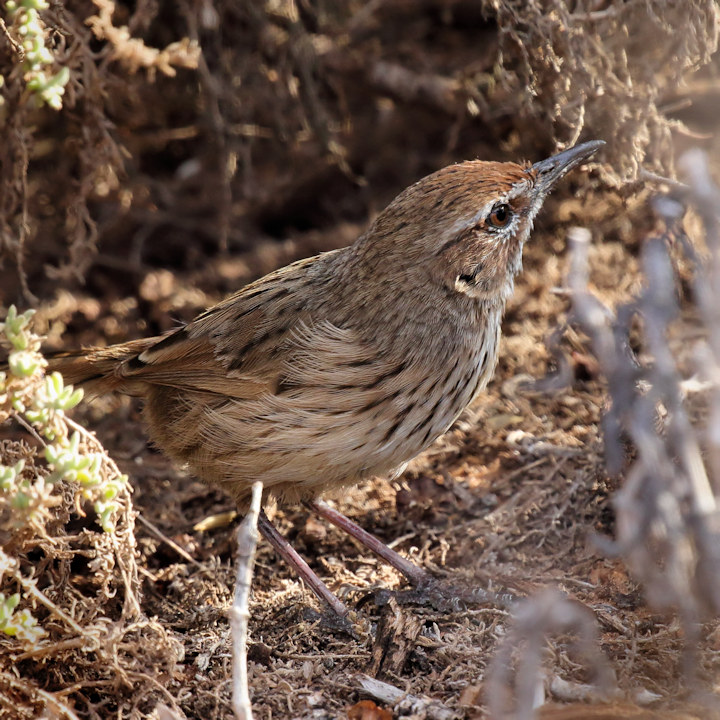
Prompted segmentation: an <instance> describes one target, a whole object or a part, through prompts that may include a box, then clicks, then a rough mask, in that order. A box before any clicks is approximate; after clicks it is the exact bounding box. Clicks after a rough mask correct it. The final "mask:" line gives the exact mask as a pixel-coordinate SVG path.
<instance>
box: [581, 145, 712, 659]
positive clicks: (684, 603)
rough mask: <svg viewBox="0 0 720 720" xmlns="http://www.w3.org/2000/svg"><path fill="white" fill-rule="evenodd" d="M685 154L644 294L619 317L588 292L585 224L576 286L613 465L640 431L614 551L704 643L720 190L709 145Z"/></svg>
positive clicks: (661, 207) (663, 205)
mask: <svg viewBox="0 0 720 720" xmlns="http://www.w3.org/2000/svg"><path fill="white" fill-rule="evenodd" d="M682 162H683V166H684V169H685V171H686V175H688V177H689V179H690V181H691V185H690V186H689V187H688V189H687V190H684V189H682V188H676V189H675V193H676V194H675V196H670V195H665V196H658V197H656V198H655V199H654V200H653V205H654V209H655V211H656V214H657V215H658V218H659V220H660V225H661V226H662V229H661V230H660V231H659V232H657V233H656V234H654V235H652V236H651V237H649V238H647V240H646V242H645V244H644V248H643V252H642V266H643V275H644V278H645V287H644V289H643V291H642V292H641V293H640V295H639V297H637V298H636V299H635V300H634V301H633V302H631V303H629V304H627V305H624V306H621V307H620V308H618V310H617V313H616V315H615V316H614V317H613V315H612V314H611V313H610V311H609V310H608V309H607V308H606V307H605V306H604V305H602V304H601V303H600V302H599V301H598V300H597V299H596V298H595V297H593V296H592V295H591V294H590V293H589V292H588V289H587V273H588V270H587V267H588V266H587V248H588V241H589V232H588V231H587V230H584V229H579V228H576V229H575V230H574V231H573V232H572V233H571V245H572V252H573V260H572V267H571V270H570V278H569V284H570V288H571V290H572V297H573V315H574V319H575V320H576V321H577V322H578V323H579V325H580V326H581V327H582V329H583V330H584V331H585V332H586V333H587V334H588V335H589V336H590V338H591V341H592V345H593V348H594V352H595V354H596V356H597V358H598V360H599V362H600V364H601V367H602V369H603V372H604V374H605V376H606V378H607V380H608V389H609V394H610V397H611V400H612V407H611V409H610V411H609V412H608V414H607V416H606V418H605V421H604V435H605V443H606V453H607V461H608V468H609V470H610V471H611V472H617V471H618V470H620V469H621V468H622V464H623V458H624V456H625V455H626V451H627V447H626V445H627V442H628V441H629V443H630V445H631V448H632V450H631V456H632V460H631V462H630V465H629V467H628V469H627V471H626V479H625V482H624V485H623V487H622V489H621V490H620V491H619V492H618V493H617V495H616V497H615V511H616V526H617V541H616V542H615V543H613V544H612V545H610V546H609V547H608V548H607V549H608V550H610V551H611V552H614V553H615V554H618V555H622V556H623V557H624V558H625V559H626V560H627V562H628V564H629V565H630V568H631V569H632V570H633V572H634V573H635V574H636V576H637V577H638V578H639V579H640V580H641V581H642V582H643V583H644V585H645V587H646V590H647V594H648V599H649V601H650V602H651V603H652V604H653V605H655V606H657V607H659V608H669V607H675V608H677V609H678V610H679V612H680V615H681V617H682V619H683V621H684V623H685V631H686V633H687V635H686V637H687V651H688V652H689V653H692V651H693V647H694V645H695V643H694V641H695V640H696V639H697V635H696V634H697V632H698V623H699V621H701V620H702V619H703V617H706V616H707V614H708V613H712V614H714V615H716V614H717V613H718V612H720V527H718V507H717V505H718V492H719V491H720V487H719V484H720V383H719V381H720V246H719V238H718V219H719V218H718V215H717V213H718V208H720V191H718V189H717V187H715V186H714V185H713V184H712V181H711V179H710V176H709V172H708V167H707V160H706V158H705V156H704V154H703V153H700V152H693V153H688V154H686V155H685V156H684V157H683V161H682ZM686 204H690V205H692V206H694V208H695V209H696V210H697V211H698V212H699V214H700V216H701V219H702V222H703V227H704V233H705V241H706V244H707V250H708V253H709V257H708V258H707V260H705V259H703V258H702V257H701V256H700V254H699V252H698V250H697V249H696V248H694V247H693V246H692V245H691V244H690V242H689V241H688V238H687V236H686V235H685V233H684V232H683V230H682V228H681V226H680V223H681V220H682V217H683V215H684V214H685V206H686ZM676 244H679V245H680V247H681V248H682V251H683V254H684V256H685V258H686V259H687V260H689V261H690V263H691V266H692V277H693V279H692V283H693V295H694V313H695V314H696V315H697V322H698V324H700V325H701V326H702V328H703V329H704V332H702V333H701V336H700V339H698V340H697V341H696V345H695V347H694V348H693V360H694V367H693V368H691V370H692V373H693V374H692V377H690V378H686V377H684V376H683V374H684V373H683V371H682V369H681V367H680V363H679V362H677V359H676V356H675V355H676V353H675V352H674V351H673V344H672V332H671V327H672V325H673V323H674V322H675V321H676V320H677V319H678V318H679V315H680V310H679V305H678V301H677V291H676V287H677V286H678V283H679V280H678V278H677V276H676V273H675V272H674V269H673V260H672V259H671V250H672V249H673V246H674V245H676ZM636 321H639V322H640V323H641V324H642V335H643V341H642V346H643V350H642V352H641V354H640V355H637V356H636V355H635V354H633V352H632V351H631V349H630V334H631V331H632V329H633V324H634V323H635V322H636ZM700 391H703V396H704V398H705V403H706V404H707V408H706V409H707V411H708V415H707V422H704V421H702V422H696V421H695V417H694V416H697V415H698V414H699V412H702V414H703V415H704V411H703V410H702V409H701V408H698V407H696V406H697V402H695V401H694V399H693V396H694V395H696V394H697V393H698V392H700Z"/></svg>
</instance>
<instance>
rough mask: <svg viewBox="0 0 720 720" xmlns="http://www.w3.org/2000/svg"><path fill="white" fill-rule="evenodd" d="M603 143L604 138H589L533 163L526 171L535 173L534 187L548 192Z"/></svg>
mask: <svg viewBox="0 0 720 720" xmlns="http://www.w3.org/2000/svg"><path fill="white" fill-rule="evenodd" d="M604 144H605V141H604V140H591V141H590V142H586V143H582V145H575V147H571V148H570V149H569V150H564V151H563V152H561V153H558V154H557V155H553V156H552V157H549V158H548V159H547V160H541V161H540V162H537V163H535V164H534V165H532V166H531V167H530V168H528V172H529V173H531V174H533V175H535V178H536V179H535V187H536V188H537V189H538V190H539V191H540V192H542V193H543V194H545V193H547V192H549V191H550V190H552V188H553V186H554V185H555V183H556V182H557V181H558V180H560V178H561V177H563V176H564V175H565V174H566V173H568V172H570V170H572V169H573V168H574V167H577V166H578V165H580V163H582V162H584V161H585V160H587V159H588V158H589V157H590V156H591V155H593V154H594V153H596V152H597V151H598V150H599V149H600V148H601V147H602V146H603V145H604Z"/></svg>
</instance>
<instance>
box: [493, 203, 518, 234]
mask: <svg viewBox="0 0 720 720" xmlns="http://www.w3.org/2000/svg"><path fill="white" fill-rule="evenodd" d="M512 216H513V211H512V209H511V208H510V206H509V205H507V204H506V203H498V204H497V205H496V206H495V207H494V208H493V209H492V210H491V211H490V214H489V215H488V219H487V220H488V224H489V225H490V226H491V227H494V228H504V227H507V225H508V223H509V222H510V220H511V219H512Z"/></svg>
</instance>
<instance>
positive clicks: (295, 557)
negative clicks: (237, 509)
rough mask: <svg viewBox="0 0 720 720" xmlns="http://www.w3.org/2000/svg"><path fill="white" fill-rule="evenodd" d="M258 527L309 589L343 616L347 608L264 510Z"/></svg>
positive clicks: (337, 613)
mask: <svg viewBox="0 0 720 720" xmlns="http://www.w3.org/2000/svg"><path fill="white" fill-rule="evenodd" d="M258 529H259V530H260V532H261V533H262V535H263V537H264V538H265V539H266V540H267V541H268V542H269V543H270V544H271V545H272V546H273V547H274V548H275V550H276V552H277V553H278V554H279V555H280V557H282V559H283V560H284V561H285V562H286V563H287V564H288V565H290V567H292V568H294V569H295V570H296V572H297V574H298V575H299V576H300V577H301V578H302V579H303V580H304V581H305V582H306V583H307V584H308V585H309V586H310V589H311V590H312V591H313V592H314V593H315V595H317V597H319V598H320V600H322V601H323V602H324V603H326V604H327V605H329V606H330V609H331V610H332V611H333V612H334V613H335V614H336V615H339V616H340V617H345V615H347V613H348V609H347V608H346V607H345V605H344V604H343V603H342V602H340V600H338V599H337V598H336V597H335V595H333V593H332V592H331V591H330V589H329V588H328V586H327V585H326V584H325V583H324V582H323V581H322V580H321V579H320V578H319V577H318V576H317V575H316V574H315V572H313V570H312V568H311V567H310V566H309V565H308V564H307V563H306V562H305V560H304V559H303V558H302V557H300V555H299V554H298V552H297V550H295V548H294V547H293V546H292V545H290V543H289V542H288V541H287V540H286V539H285V538H284V537H283V536H282V535H281V534H280V533H279V532H278V530H277V528H276V527H275V526H274V525H273V524H272V523H271V522H270V520H269V518H268V516H267V515H266V514H265V511H264V510H261V511H260V516H259V518H258Z"/></svg>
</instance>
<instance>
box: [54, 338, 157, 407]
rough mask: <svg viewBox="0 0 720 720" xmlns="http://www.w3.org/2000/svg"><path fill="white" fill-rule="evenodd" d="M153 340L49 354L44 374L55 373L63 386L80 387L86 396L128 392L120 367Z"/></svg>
mask: <svg viewBox="0 0 720 720" xmlns="http://www.w3.org/2000/svg"><path fill="white" fill-rule="evenodd" d="M157 340H158V339H157V338H143V339H140V340H131V341H130V342H126V343H122V344H120V345H111V346H110V347H105V348H100V347H91V348H84V349H82V350H73V351H70V352H61V353H56V354H51V355H48V356H47V361H48V367H47V370H46V372H48V373H51V372H55V371H57V372H59V373H60V374H61V375H62V376H63V379H64V380H65V383H66V384H68V385H76V386H79V387H82V388H83V390H85V392H86V394H88V395H104V394H106V393H111V392H131V390H130V388H129V387H127V385H128V382H127V378H125V377H123V374H122V372H121V366H122V364H123V363H124V362H126V361H127V360H131V359H132V358H134V357H136V356H137V355H139V354H140V353H141V352H143V350H146V349H147V348H148V347H150V346H151V345H153V344H154V343H156V342H157Z"/></svg>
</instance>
